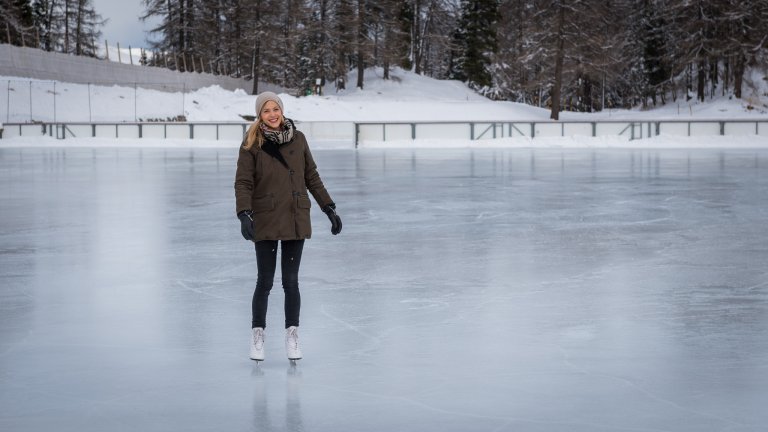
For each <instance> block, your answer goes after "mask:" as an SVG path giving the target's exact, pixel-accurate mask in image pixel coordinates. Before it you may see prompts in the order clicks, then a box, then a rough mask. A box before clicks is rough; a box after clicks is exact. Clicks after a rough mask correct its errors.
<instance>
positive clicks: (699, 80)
mask: <svg viewBox="0 0 768 432" xmlns="http://www.w3.org/2000/svg"><path fill="white" fill-rule="evenodd" d="M706 71H707V63H706V62H705V61H704V60H699V70H698V71H697V72H696V93H697V94H696V96H697V98H698V99H699V100H700V101H702V102H704V98H705V96H706V93H705V91H706V89H705V87H706V83H707V80H706V78H707V75H706Z"/></svg>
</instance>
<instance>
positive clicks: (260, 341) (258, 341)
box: [253, 328, 264, 349]
mask: <svg viewBox="0 0 768 432" xmlns="http://www.w3.org/2000/svg"><path fill="white" fill-rule="evenodd" d="M263 345H264V330H262V329H260V328H257V329H254V331H253V346H255V347H256V349H261V347H262V346H263Z"/></svg>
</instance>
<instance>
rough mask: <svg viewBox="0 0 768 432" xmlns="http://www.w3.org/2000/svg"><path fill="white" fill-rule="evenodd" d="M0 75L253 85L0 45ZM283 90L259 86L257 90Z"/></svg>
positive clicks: (191, 86)
mask: <svg viewBox="0 0 768 432" xmlns="http://www.w3.org/2000/svg"><path fill="white" fill-rule="evenodd" d="M0 76H7V77H24V78H36V79H41V80H54V81H60V82H70V83H78V84H88V83H91V84H109V85H112V84H131V86H132V85H133V84H134V83H135V84H136V85H138V86H139V87H144V88H151V89H155V90H160V91H168V90H169V89H172V90H171V91H179V90H180V89H186V90H188V91H191V90H197V89H200V88H203V87H208V86H212V85H219V86H221V87H222V88H225V89H227V90H237V89H243V90H245V91H246V92H248V93H250V92H251V90H252V89H253V83H252V82H251V81H246V80H244V79H240V78H231V77H227V76H221V75H213V74H209V73H200V72H177V71H172V70H169V69H163V68H158V67H149V66H141V65H130V64H121V63H117V62H111V61H107V60H99V59H95V58H91V57H81V56H74V55H69V54H62V53H56V52H47V51H43V50H41V49H36V48H22V47H17V46H13V45H8V44H0ZM264 90H271V91H275V92H281V91H283V89H281V88H279V87H277V86H274V85H271V84H266V83H261V82H260V83H259V91H264Z"/></svg>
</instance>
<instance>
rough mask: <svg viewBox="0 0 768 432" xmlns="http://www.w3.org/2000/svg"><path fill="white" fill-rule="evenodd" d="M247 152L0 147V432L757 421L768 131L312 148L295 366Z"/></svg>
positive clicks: (763, 359) (584, 427)
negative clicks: (256, 304)
mask: <svg viewBox="0 0 768 432" xmlns="http://www.w3.org/2000/svg"><path fill="white" fill-rule="evenodd" d="M236 153H237V151H236V149H221V148H220V149H192V150H182V149H135V148H134V149H119V148H111V149H85V148H80V149H63V148H47V149H45V148H44V149H40V148H38V149H0V430H3V431H57V432H66V431H77V432H86V431H137V430H141V431H168V430H183V431H214V430H215V431H249V430H250V431H533V432H536V431H569V432H578V431H585V432H587V431H589V432H594V431H696V432H702V431H726V430H727V431H763V430H765V425H766V424H768V411H766V409H765V406H766V404H768V391H766V389H768V367H767V365H768V270H767V266H766V264H767V263H768V230H767V229H766V220H768V151H766V150H731V149H721V150H713V149H706V150H697V149H678V150H674V149H669V150H659V149H654V150H640V149H596V150H589V149H583V150H577V149H514V150H502V149H484V150H467V149H457V150H437V149H422V150H409V149H399V150H373V149H367V150H357V151H352V150H324V151H316V152H315V158H316V160H317V162H318V165H319V168H320V173H321V175H322V176H323V179H324V181H325V183H326V186H327V187H328V189H329V191H330V193H331V195H332V196H333V198H334V199H335V201H336V202H337V204H338V212H339V215H340V216H341V217H342V219H343V221H344V229H343V232H342V233H341V234H340V235H339V236H332V235H331V234H330V227H329V223H328V221H327V219H326V218H325V216H324V215H323V214H322V212H319V211H317V207H316V206H315V207H314V211H313V215H312V217H313V224H314V235H313V238H312V239H311V240H309V241H307V243H306V247H305V252H304V257H303V259H302V268H301V274H300V284H301V290H302V315H301V330H300V336H301V342H302V351H303V354H304V359H303V360H301V361H299V362H298V365H297V366H295V367H294V366H292V365H290V363H289V362H288V361H287V359H286V356H285V352H284V347H283V337H282V336H283V329H282V328H281V327H282V326H281V325H282V322H283V315H282V314H283V311H282V292H281V290H280V289H279V287H280V282H279V276H278V278H277V280H276V283H275V289H274V290H273V293H272V296H271V302H270V309H269V314H268V327H267V331H266V355H267V359H266V361H265V362H263V363H262V364H260V365H257V364H256V363H255V362H253V361H251V360H249V359H248V337H249V332H250V301H251V295H252V290H253V287H254V284H255V275H256V268H255V258H254V253H253V247H252V245H249V243H248V242H246V241H244V240H242V238H241V237H240V233H239V224H238V221H237V219H236V218H235V215H234V192H233V187H232V184H233V179H234V167H235V157H236Z"/></svg>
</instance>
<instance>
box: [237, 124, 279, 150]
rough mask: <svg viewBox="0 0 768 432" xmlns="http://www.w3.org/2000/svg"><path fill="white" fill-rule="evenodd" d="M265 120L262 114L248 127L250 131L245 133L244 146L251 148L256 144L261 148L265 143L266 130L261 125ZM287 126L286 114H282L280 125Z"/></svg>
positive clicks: (247, 148)
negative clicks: (262, 118) (262, 129)
mask: <svg viewBox="0 0 768 432" xmlns="http://www.w3.org/2000/svg"><path fill="white" fill-rule="evenodd" d="M263 123H264V122H263V121H262V120H261V116H259V117H257V118H256V120H255V121H254V122H253V123H251V126H250V127H249V128H248V132H246V133H245V142H244V143H243V148H244V149H246V150H250V149H251V148H252V147H253V146H254V145H255V146H256V148H257V149H260V148H261V146H262V145H264V132H262V131H261V125H262V124H263ZM283 126H285V116H280V127H283Z"/></svg>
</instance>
